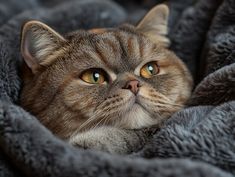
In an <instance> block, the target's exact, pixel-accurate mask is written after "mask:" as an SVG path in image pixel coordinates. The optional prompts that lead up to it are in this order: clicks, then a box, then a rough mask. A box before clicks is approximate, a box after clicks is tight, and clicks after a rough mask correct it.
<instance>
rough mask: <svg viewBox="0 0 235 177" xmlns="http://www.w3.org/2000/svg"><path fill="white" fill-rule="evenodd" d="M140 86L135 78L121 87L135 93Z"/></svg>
mask: <svg viewBox="0 0 235 177" xmlns="http://www.w3.org/2000/svg"><path fill="white" fill-rule="evenodd" d="M139 87H140V82H139V81H137V80H132V81H128V82H127V83H126V85H125V86H124V87H123V89H129V90H130V91H131V92H132V93H134V94H135V95H136V94H137V93H138V91H139Z"/></svg>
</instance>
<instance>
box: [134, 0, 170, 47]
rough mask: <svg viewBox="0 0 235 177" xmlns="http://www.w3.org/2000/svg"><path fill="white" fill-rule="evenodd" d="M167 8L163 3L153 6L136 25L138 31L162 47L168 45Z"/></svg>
mask: <svg viewBox="0 0 235 177" xmlns="http://www.w3.org/2000/svg"><path fill="white" fill-rule="evenodd" d="M168 17H169V8H168V6H167V5H165V4H160V5H157V6H155V7H153V8H152V9H151V10H150V11H149V12H148V13H147V15H145V16H144V18H143V19H142V20H141V21H140V23H139V24H138V25H137V29H138V31H140V32H141V33H143V34H145V35H146V36H148V37H149V39H150V40H152V41H153V42H155V43H158V44H160V45H162V46H164V47H168V46H169V45H170V40H169V39H168V38H167V37H166V35H167V34H168Z"/></svg>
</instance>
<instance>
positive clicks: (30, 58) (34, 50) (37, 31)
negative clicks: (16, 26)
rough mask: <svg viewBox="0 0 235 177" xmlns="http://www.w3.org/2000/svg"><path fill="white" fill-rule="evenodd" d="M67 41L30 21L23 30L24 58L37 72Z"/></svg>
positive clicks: (39, 24)
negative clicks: (41, 64)
mask: <svg viewBox="0 0 235 177" xmlns="http://www.w3.org/2000/svg"><path fill="white" fill-rule="evenodd" d="M64 41H65V39H64V38H63V37H62V36H61V35H59V34H58V33H57V32H55V31H54V30H53V29H51V28H50V27H48V26H47V25H46V24H44V23H41V22H39V21H29V22H27V23H26V24H25V25H24V26H23V29H22V34H21V53H22V55H23V58H24V60H25V62H26V64H27V65H28V67H29V68H30V69H31V70H32V72H33V73H34V72H36V70H37V68H38V67H39V66H40V63H42V62H43V61H44V60H46V58H47V57H48V56H49V55H50V54H52V53H53V52H54V51H55V50H57V49H58V48H59V47H60V46H61V44H62V43H63V42H64Z"/></svg>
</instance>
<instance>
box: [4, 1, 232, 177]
mask: <svg viewBox="0 0 235 177" xmlns="http://www.w3.org/2000/svg"><path fill="white" fill-rule="evenodd" d="M144 2H152V1H144ZM159 2H160V1H157V0H155V1H153V4H156V3H159ZM141 3H143V2H142V1H134V0H131V1H128V2H127V1H124V0H123V1H122V0H117V1H116V2H114V1H111V0H110V1H109V0H76V1H74V0H68V1H62V0H50V1H46V0H24V1H23V0H22V1H19V0H7V1H5V0H4V1H3V0H2V1H0V148H1V151H0V176H9V177H20V176H22V177H23V176H24V177H25V176H34V177H36V176H37V177H45V176H57V177H60V176H61V177H62V176H64V177H67V176H68V177H75V176H76V177H108V176H110V177H111V176H112V177H118V176H120V177H125V176H129V177H131V176H133V177H153V176H159V177H189V176H190V177H199V176H200V177H232V176H235V1H234V0H199V1H195V0H188V1H185V0H169V5H170V8H171V15H170V29H171V30H170V34H169V37H170V38H171V41H172V45H171V49H172V50H173V51H175V52H176V54H177V55H178V56H179V57H181V58H182V60H184V61H185V62H186V64H187V65H188V67H189V68H190V70H191V71H192V73H193V76H194V79H195V89H194V91H193V95H192V97H191V99H190V101H189V103H188V107H187V108H185V109H183V110H181V111H180V112H178V113H176V114H174V115H173V116H172V117H171V118H170V119H169V121H167V122H166V123H165V125H164V126H163V128H161V129H160V130H159V131H156V132H155V133H154V135H153V138H151V139H149V141H148V142H147V143H146V145H145V146H144V147H143V148H142V149H141V150H140V151H138V152H136V153H135V154H132V155H130V156H118V155H110V154H107V153H103V152H97V151H92V150H83V149H78V148H74V147H72V146H71V145H69V144H67V143H66V142H63V141H61V140H59V139H58V138H56V137H55V136H54V135H53V134H51V133H50V131H49V130H47V129H46V128H45V127H44V126H43V125H41V124H40V123H39V122H38V121H37V119H36V118H35V117H34V116H32V115H30V114H29V113H27V112H25V111H24V110H23V109H22V108H20V107H19V106H18V105H17V100H18V96H19V92H20V87H21V81H20V79H19V76H18V68H19V64H20V63H21V57H20V54H19V41H20V39H19V38H20V27H21V25H22V23H23V22H24V21H26V20H28V19H39V20H42V21H44V22H46V23H47V24H49V25H51V26H52V27H54V28H55V29H56V30H58V31H60V32H61V33H66V32H68V31H72V30H75V29H78V28H85V29H88V28H92V27H103V26H105V27H112V26H116V25H118V24H120V23H122V22H124V21H131V22H132V23H135V22H136V21H137V20H138V19H139V18H140V17H141V15H143V14H144V12H145V11H146V9H148V8H149V7H150V6H152V5H153V4H151V3H149V4H141ZM144 5H145V6H144ZM143 7H145V8H146V9H145V8H143Z"/></svg>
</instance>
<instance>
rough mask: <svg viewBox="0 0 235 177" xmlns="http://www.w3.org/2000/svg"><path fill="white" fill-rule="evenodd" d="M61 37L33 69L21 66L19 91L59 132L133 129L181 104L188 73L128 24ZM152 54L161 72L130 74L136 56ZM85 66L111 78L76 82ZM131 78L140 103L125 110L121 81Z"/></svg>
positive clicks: (158, 119)
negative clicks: (105, 81)
mask: <svg viewBox="0 0 235 177" xmlns="http://www.w3.org/2000/svg"><path fill="white" fill-rule="evenodd" d="M98 31H99V30H98ZM65 39H66V42H61V43H59V44H58V45H59V46H60V47H59V48H58V49H57V50H55V51H53V52H52V53H51V54H50V55H49V56H48V57H47V59H45V60H44V61H42V62H41V66H40V68H39V69H38V71H37V73H36V74H35V75H32V73H31V71H30V69H28V67H26V66H24V69H23V71H24V72H23V75H22V78H23V81H24V87H23V89H22V94H21V104H22V106H23V107H24V108H25V109H27V110H28V111H30V112H31V113H32V114H34V115H35V116H37V118H39V120H40V121H41V122H42V123H43V124H44V125H46V126H47V127H48V128H49V129H50V130H52V132H53V133H55V134H57V135H58V136H60V137H61V138H64V139H68V138H70V137H71V136H73V135H74V134H76V133H77V132H78V131H79V130H80V131H81V130H82V129H89V128H92V127H94V126H101V125H111V126H114V127H120V128H127V129H128V128H130V129H135V128H142V127H146V126H150V125H153V124H158V123H160V122H161V121H162V120H163V119H166V118H167V117H169V116H170V115H171V114H172V113H174V112H176V111H177V110H179V109H180V108H182V107H183V105H184V103H185V102H186V100H187V99H188V97H189V95H190V91H191V86H192V80H191V76H190V74H189V72H188V70H187V68H186V67H185V65H184V64H183V63H182V62H181V60H179V59H178V58H177V57H176V56H175V55H174V54H173V53H172V52H170V51H169V50H167V49H166V48H164V47H161V46H160V45H158V44H157V43H153V42H151V41H150V40H149V39H148V38H146V37H145V36H144V35H143V34H141V33H140V32H138V31H137V30H136V29H135V28H134V27H133V26H131V25H124V26H121V27H119V28H114V29H107V30H101V31H99V32H95V31H83V30H79V31H76V32H73V33H70V34H68V35H67V36H66V38H65ZM152 60H156V61H158V64H159V66H160V70H162V71H164V74H162V75H159V76H155V77H154V78H151V79H144V78H141V77H140V76H138V75H136V74H134V70H135V69H136V68H137V67H138V66H139V65H140V64H141V63H142V62H144V61H152ZM91 67H92V68H103V69H104V70H105V71H107V72H108V73H109V72H110V73H112V74H113V75H115V76H114V78H113V79H114V80H113V81H112V83H110V84H107V85H98V86H97V85H96V86H86V85H83V84H81V83H80V81H79V74H80V73H81V72H82V71H83V70H86V69H88V68H91ZM133 79H137V80H139V81H140V82H141V84H142V86H141V88H140V92H141V95H140V96H139V97H140V98H139V99H140V100H141V101H142V102H143V105H142V106H141V108H140V107H138V108H135V109H136V110H133V111H129V110H128V109H130V108H129V107H128V104H132V102H131V101H130V99H131V96H130V94H131V93H129V91H128V90H124V89H122V87H123V85H124V84H125V83H126V82H127V81H129V80H133ZM128 99H129V100H128ZM125 114H126V115H125ZM88 120H91V121H90V122H89V123H87V124H86V123H85V122H86V121H88ZM83 125H84V126H83ZM80 126H82V129H79V127H80Z"/></svg>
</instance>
